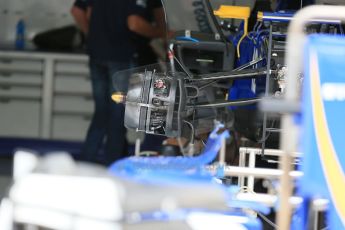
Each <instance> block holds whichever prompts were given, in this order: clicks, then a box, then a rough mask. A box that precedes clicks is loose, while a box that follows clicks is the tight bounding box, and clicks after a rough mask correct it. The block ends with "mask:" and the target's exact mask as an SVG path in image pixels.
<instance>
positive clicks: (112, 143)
mask: <svg viewBox="0 0 345 230" xmlns="http://www.w3.org/2000/svg"><path fill="white" fill-rule="evenodd" d="M128 68H130V64H129V63H109V79H108V80H109V89H108V93H109V94H108V95H109V96H108V101H109V111H110V113H109V119H108V126H107V141H106V148H105V152H106V157H107V162H108V164H111V163H113V162H114V161H116V160H119V159H121V158H124V157H126V156H127V152H128V150H127V147H128V146H127V140H126V128H125V126H124V113H125V106H124V105H123V104H117V103H115V102H113V101H112V100H111V94H112V93H113V92H115V91H118V92H119V91H120V92H125V91H127V87H128V78H129V76H127V75H116V72H118V71H120V70H125V69H128Z"/></svg>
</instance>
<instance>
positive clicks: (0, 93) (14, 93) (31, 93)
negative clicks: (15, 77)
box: [0, 85, 41, 99]
mask: <svg viewBox="0 0 345 230" xmlns="http://www.w3.org/2000/svg"><path fill="white" fill-rule="evenodd" d="M2 97H23V98H25V97H29V98H40V97H41V88H40V87H22V86H10V85H7V86H0V99H1V98H2Z"/></svg>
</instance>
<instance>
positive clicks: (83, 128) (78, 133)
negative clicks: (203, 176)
mask: <svg viewBox="0 0 345 230" xmlns="http://www.w3.org/2000/svg"><path fill="white" fill-rule="evenodd" d="M89 124H90V119H89V118H88V117H85V116H63V115H55V116H54V117H53V131H52V138H53V139H58V140H79V141H82V140H84V138H85V136H86V132H87V129H88V127H89Z"/></svg>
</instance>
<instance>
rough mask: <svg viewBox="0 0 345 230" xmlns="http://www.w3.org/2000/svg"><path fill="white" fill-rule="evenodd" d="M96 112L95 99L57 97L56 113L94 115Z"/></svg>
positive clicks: (55, 102) (55, 99) (55, 101)
mask: <svg viewBox="0 0 345 230" xmlns="http://www.w3.org/2000/svg"><path fill="white" fill-rule="evenodd" d="M93 110H94V103H93V99H92V98H89V97H76V96H62V95H59V96H55V98H54V111H55V112H59V113H63V112H66V113H73V112H76V113H78V112H80V113H85V114H92V113H93Z"/></svg>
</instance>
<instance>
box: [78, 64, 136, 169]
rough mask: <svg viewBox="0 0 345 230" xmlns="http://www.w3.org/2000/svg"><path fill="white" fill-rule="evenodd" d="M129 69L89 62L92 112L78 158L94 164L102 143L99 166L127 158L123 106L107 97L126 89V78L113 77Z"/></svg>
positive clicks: (117, 65)
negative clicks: (80, 157) (101, 156)
mask: <svg viewBox="0 0 345 230" xmlns="http://www.w3.org/2000/svg"><path fill="white" fill-rule="evenodd" d="M130 67H131V64H130V63H129V62H128V63H126V62H109V61H100V60H95V59H92V58H91V60H90V71H91V82H92V93H93V98H94V103H95V112H94V114H93V117H92V121H91V124H90V126H89V129H88V132H87V135H86V140H85V142H84V145H83V147H82V155H83V157H84V159H85V160H86V161H91V162H96V161H98V160H97V159H98V154H99V150H100V149H101V147H102V144H103V142H104V140H105V148H104V151H105V162H102V163H104V164H106V165H109V164H111V163H113V162H114V161H116V160H119V159H121V158H124V157H126V156H127V141H126V128H125V127H124V105H123V104H116V103H115V102H113V101H112V100H111V94H112V93H113V92H115V91H124V90H125V89H127V85H128V78H123V77H122V78H121V77H118V78H116V75H115V74H116V72H117V71H119V70H124V69H128V68H130Z"/></svg>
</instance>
